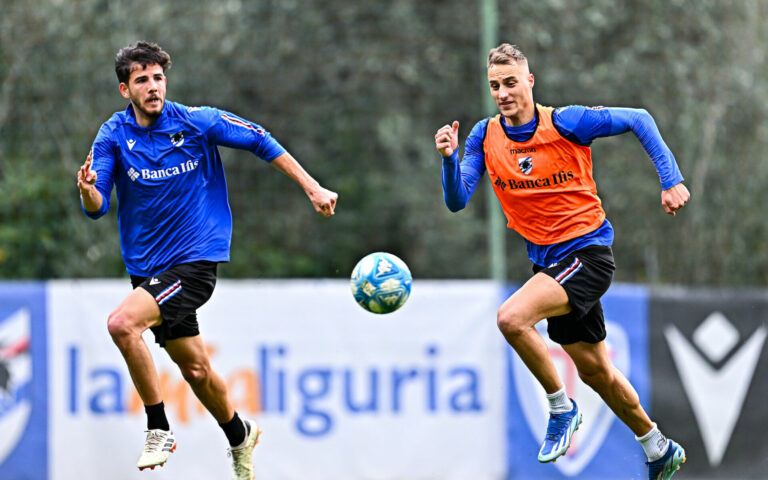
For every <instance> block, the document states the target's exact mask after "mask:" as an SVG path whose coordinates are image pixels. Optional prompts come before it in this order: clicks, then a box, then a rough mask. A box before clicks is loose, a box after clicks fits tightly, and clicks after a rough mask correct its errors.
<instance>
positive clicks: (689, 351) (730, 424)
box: [664, 312, 768, 467]
mask: <svg viewBox="0 0 768 480" xmlns="http://www.w3.org/2000/svg"><path fill="white" fill-rule="evenodd" d="M767 334H768V332H766V327H765V326H761V327H760V328H758V329H757V331H756V332H755V333H754V334H753V335H752V337H751V338H750V339H749V340H748V341H747V342H746V343H745V344H744V346H742V347H741V348H740V349H739V350H738V351H737V352H735V353H734V355H733V357H731V359H730V360H728V362H727V363H726V364H725V365H723V366H722V368H720V369H719V370H715V369H714V368H713V367H712V366H711V365H710V363H709V362H707V360H706V359H704V358H702V357H701V355H699V353H698V352H697V351H696V349H695V348H694V347H693V346H692V345H691V344H690V343H689V342H688V340H686V338H685V337H684V336H683V334H682V333H680V331H679V330H678V329H677V328H676V327H675V326H673V325H670V326H667V328H665V329H664V336H665V337H666V338H667V343H668V345H669V349H670V351H671V352H672V358H673V360H674V362H675V365H676V366H677V371H678V373H679V375H680V379H681V380H682V383H683V388H684V389H685V393H686V395H688V400H689V401H690V403H691V407H693V413H694V415H695V416H696V421H697V423H698V425H699V431H700V432H701V437H702V440H703V442H704V447H705V449H706V451H707V457H708V458H709V463H710V465H711V466H713V467H716V466H718V465H720V463H721V462H722V459H723V455H724V454H725V450H726V447H727V446H728V442H729V441H730V439H731V434H732V433H733V428H734V427H735V426H736V422H737V421H738V419H739V415H740V413H741V407H742V405H743V404H744V399H745V398H746V395H747V390H748V389H749V385H750V383H752V377H753V375H754V373H755V368H756V367H757V361H758V359H759V358H760V352H761V351H762V349H763V344H764V343H765V339H766V335H767ZM693 337H694V342H695V343H696V344H697V345H698V346H699V348H700V349H701V351H702V352H703V353H704V354H705V355H707V356H708V357H709V358H710V360H712V361H715V362H716V361H719V360H721V359H722V358H724V357H725V355H726V354H727V353H728V352H729V351H731V350H732V349H733V347H734V345H735V344H736V343H737V342H738V332H737V331H736V329H735V328H734V327H733V325H732V324H731V323H730V322H729V321H728V319H727V318H726V317H725V316H724V315H723V314H722V313H720V312H714V313H712V314H711V315H710V316H709V317H707V319H706V320H704V322H703V323H702V324H701V325H699V327H698V328H697V329H696V331H695V332H694V335H693Z"/></svg>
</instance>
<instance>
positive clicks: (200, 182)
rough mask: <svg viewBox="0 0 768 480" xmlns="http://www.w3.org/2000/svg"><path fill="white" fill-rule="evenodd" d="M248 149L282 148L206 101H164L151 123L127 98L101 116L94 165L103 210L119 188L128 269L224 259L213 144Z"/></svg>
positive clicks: (264, 154)
mask: <svg viewBox="0 0 768 480" xmlns="http://www.w3.org/2000/svg"><path fill="white" fill-rule="evenodd" d="M218 145H223V146H227V147H232V148H239V149H242V150H249V151H251V152H253V153H254V154H255V155H256V156H258V157H260V158H261V159H263V160H265V161H267V162H269V161H272V160H273V159H275V158H277V157H278V156H280V155H282V154H283V153H285V149H284V148H283V147H282V146H281V145H280V144H279V143H278V142H277V141H276V140H274V139H273V138H272V137H271V135H270V134H269V133H268V132H267V131H266V130H265V129H264V128H262V127H260V126H259V125H257V124H255V123H252V122H249V121H247V120H244V119H242V118H240V117H238V116H236V115H233V114H232V113H229V112H226V111H223V110H219V109H216V108H211V107H186V106H184V105H181V104H178V103H174V102H169V101H166V103H165V106H164V108H163V111H162V113H161V114H160V116H159V117H158V118H157V120H156V121H155V123H154V124H153V125H151V126H150V127H141V126H139V124H138V123H136V117H135V114H134V112H133V107H132V106H131V105H129V106H128V108H127V109H126V110H125V111H123V112H117V113H115V114H114V115H112V117H111V118H110V119H109V120H108V121H107V122H106V123H104V124H103V125H102V126H101V128H100V129H99V133H98V134H97V135H96V140H95V141H94V143H93V164H92V167H91V168H92V170H95V171H96V172H97V174H98V177H97V180H96V184H95V186H96V188H97V189H98V191H99V193H101V196H102V199H103V202H102V204H101V208H100V209H99V210H98V211H96V212H88V211H86V210H85V208H83V211H84V212H85V214H86V215H88V216H89V217H91V218H94V219H96V218H99V217H101V216H102V215H104V214H105V213H106V212H107V211H108V210H109V204H110V197H111V195H112V188H113V186H114V187H116V189H117V201H118V207H117V218H118V224H119V230H120V245H121V248H122V253H123V258H124V260H125V266H126V270H127V271H128V273H129V274H131V275H139V276H144V277H148V276H151V275H155V274H156V273H159V272H161V271H163V270H166V269H168V268H169V267H171V266H173V265H176V264H179V263H185V262H193V261H198V260H209V261H214V262H226V261H229V249H230V243H231V237H232V213H231V211H230V208H229V200H228V197H227V183H226V180H225V177H224V167H223V165H222V161H221V156H220V155H219V151H218V148H217V146H218Z"/></svg>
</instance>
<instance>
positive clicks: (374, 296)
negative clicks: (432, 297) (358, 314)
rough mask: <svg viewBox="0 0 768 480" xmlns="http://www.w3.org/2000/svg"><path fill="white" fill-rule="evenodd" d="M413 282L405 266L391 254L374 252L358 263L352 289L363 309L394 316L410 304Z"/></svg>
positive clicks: (351, 282)
mask: <svg viewBox="0 0 768 480" xmlns="http://www.w3.org/2000/svg"><path fill="white" fill-rule="evenodd" d="M412 280H413V278H412V277H411V271H410V270H408V265H406V264H405V262H403V261H402V260H400V259H399V258H397V257H396V256H394V255H392V254H391V253H387V252H375V253H371V254H369V255H366V256H365V257H363V258H362V259H361V260H360V261H359V262H357V265H355V269H354V270H352V277H351V278H350V281H349V285H350V287H351V288H352V295H353V296H354V297H355V301H356V302H357V303H358V304H360V306H361V307H363V308H364V309H366V310H368V311H369V312H373V313H391V312H394V311H395V310H397V309H398V308H400V307H402V306H403V304H405V301H406V300H408V296H409V295H410V294H411V281H412Z"/></svg>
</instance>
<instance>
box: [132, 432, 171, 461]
mask: <svg viewBox="0 0 768 480" xmlns="http://www.w3.org/2000/svg"><path fill="white" fill-rule="evenodd" d="M174 450H176V437H174V436H173V432H171V431H170V430H159V429H157V430H147V439H146V440H145V441H144V451H143V452H141V456H140V457H139V461H138V462H137V463H136V466H137V467H139V470H144V469H145V468H149V469H150V470H154V469H155V467H157V466H158V465H159V466H161V467H162V466H163V464H165V462H166V460H168V456H169V455H170V454H171V452H173V451H174Z"/></svg>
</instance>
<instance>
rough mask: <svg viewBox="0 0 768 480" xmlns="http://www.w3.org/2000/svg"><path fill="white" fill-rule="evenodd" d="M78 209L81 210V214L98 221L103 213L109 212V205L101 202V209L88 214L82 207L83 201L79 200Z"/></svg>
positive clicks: (83, 206)
mask: <svg viewBox="0 0 768 480" xmlns="http://www.w3.org/2000/svg"><path fill="white" fill-rule="evenodd" d="M80 208H81V209H82V210H83V213H84V214H85V215H86V216H87V217H90V218H92V219H94V220H96V219H99V218H101V217H103V216H104V214H105V213H107V210H109V204H108V203H107V202H105V201H103V200H102V202H101V207H99V209H98V210H96V211H95V212H89V211H88V210H86V209H85V205H83V199H82V198H81V199H80Z"/></svg>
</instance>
